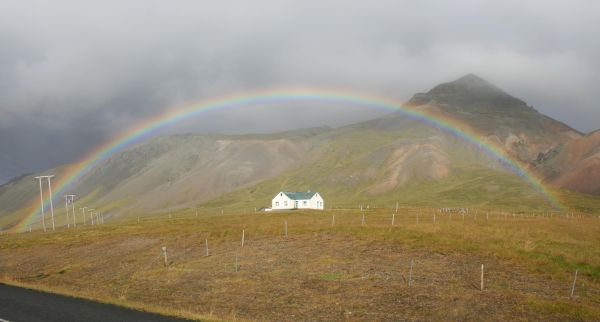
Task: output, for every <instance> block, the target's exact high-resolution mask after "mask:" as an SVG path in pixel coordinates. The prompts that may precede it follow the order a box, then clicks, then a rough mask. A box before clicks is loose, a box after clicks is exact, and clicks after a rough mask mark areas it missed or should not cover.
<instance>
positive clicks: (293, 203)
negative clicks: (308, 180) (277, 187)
mask: <svg viewBox="0 0 600 322" xmlns="http://www.w3.org/2000/svg"><path fill="white" fill-rule="evenodd" d="M323 208H324V204H323V198H322V197H321V195H319V193H318V192H311V191H307V192H289V191H282V192H280V193H278V194H277V195H276V196H275V197H274V198H273V201H272V202H271V209H273V210H281V209H323Z"/></svg>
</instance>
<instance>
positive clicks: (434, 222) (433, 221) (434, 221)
mask: <svg viewBox="0 0 600 322" xmlns="http://www.w3.org/2000/svg"><path fill="white" fill-rule="evenodd" d="M433 224H434V225H435V212H434V213H433Z"/></svg>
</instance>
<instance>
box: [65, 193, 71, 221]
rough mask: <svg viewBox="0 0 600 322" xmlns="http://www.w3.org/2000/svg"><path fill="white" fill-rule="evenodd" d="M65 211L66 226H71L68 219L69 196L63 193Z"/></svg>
mask: <svg viewBox="0 0 600 322" xmlns="http://www.w3.org/2000/svg"><path fill="white" fill-rule="evenodd" d="M65 211H66V213H67V228H70V227H71V221H70V220H69V196H68V195H65Z"/></svg>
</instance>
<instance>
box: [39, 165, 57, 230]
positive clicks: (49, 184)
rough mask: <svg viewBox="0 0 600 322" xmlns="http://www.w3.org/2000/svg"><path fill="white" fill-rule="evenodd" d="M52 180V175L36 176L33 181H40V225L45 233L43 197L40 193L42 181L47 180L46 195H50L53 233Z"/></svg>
mask: <svg viewBox="0 0 600 322" xmlns="http://www.w3.org/2000/svg"><path fill="white" fill-rule="evenodd" d="M52 178H54V175H48V176H37V177H35V179H38V180H39V181H40V202H41V203H42V223H43V225H44V231H46V217H45V215H44V196H43V192H42V179H46V180H48V193H49V194H50V214H51V215H52V231H54V229H55V227H54V205H53V204H52V183H51V182H50V179H52Z"/></svg>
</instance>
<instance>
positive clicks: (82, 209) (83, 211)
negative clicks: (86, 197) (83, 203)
mask: <svg viewBox="0 0 600 322" xmlns="http://www.w3.org/2000/svg"><path fill="white" fill-rule="evenodd" d="M86 208H87V207H83V208H79V209H81V212H82V213H83V224H84V225H85V209H86Z"/></svg>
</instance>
